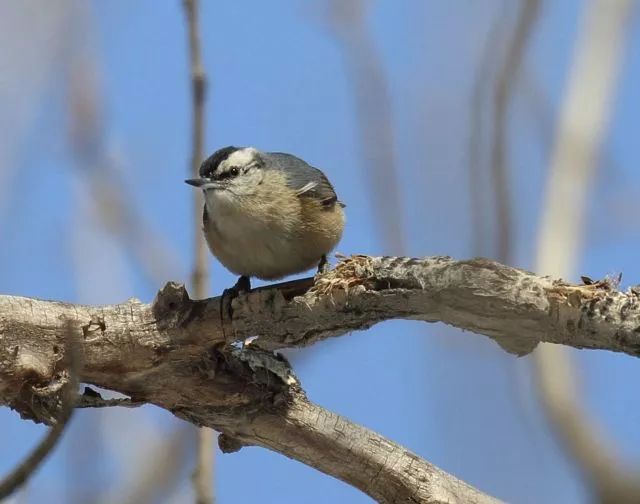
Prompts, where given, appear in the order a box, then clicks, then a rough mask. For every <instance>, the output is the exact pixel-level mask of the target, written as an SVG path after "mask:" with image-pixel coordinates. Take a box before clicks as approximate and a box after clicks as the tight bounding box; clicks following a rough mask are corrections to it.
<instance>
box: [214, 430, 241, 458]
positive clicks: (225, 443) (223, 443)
mask: <svg viewBox="0 0 640 504" xmlns="http://www.w3.org/2000/svg"><path fill="white" fill-rule="evenodd" d="M218 446H219V447H220V451H221V452H222V453H235V452H238V451H240V450H241V449H242V447H243V446H244V445H243V444H242V442H241V441H240V440H239V439H238V438H235V437H233V436H230V435H229V434H224V433H222V434H220V435H219V436H218Z"/></svg>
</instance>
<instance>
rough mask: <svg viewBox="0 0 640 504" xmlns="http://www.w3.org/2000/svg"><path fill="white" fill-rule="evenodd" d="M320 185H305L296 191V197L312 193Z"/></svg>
mask: <svg viewBox="0 0 640 504" xmlns="http://www.w3.org/2000/svg"><path fill="white" fill-rule="evenodd" d="M317 185H318V183H317V182H308V183H306V184H305V185H303V186H302V187H301V188H300V189H298V190H297V191H296V196H300V195H301V194H304V193H306V192H308V191H311V190H312V189H315V188H316V186H317Z"/></svg>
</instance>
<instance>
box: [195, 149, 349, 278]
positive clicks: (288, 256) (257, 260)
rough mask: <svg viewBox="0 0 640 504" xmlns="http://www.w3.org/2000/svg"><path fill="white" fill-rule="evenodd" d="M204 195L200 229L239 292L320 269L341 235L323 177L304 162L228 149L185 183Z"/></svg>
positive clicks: (338, 210)
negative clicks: (234, 277) (256, 280)
mask: <svg viewBox="0 0 640 504" xmlns="http://www.w3.org/2000/svg"><path fill="white" fill-rule="evenodd" d="M185 182H186V183H187V184H190V185H192V186H195V187H199V188H201V189H202V191H203V192H204V200H205V205H204V214H203V223H204V225H203V230H204V236H205V238H206V240H207V243H208V244H209V248H210V249H211V252H212V253H213V255H215V256H216V257H217V258H218V259H219V260H220V262H221V263H222V264H223V265H224V266H225V267H226V268H227V269H228V270H230V271H231V272H233V273H236V274H237V275H240V279H239V280H238V283H237V284H236V287H237V288H238V289H241V290H249V289H250V288H251V287H250V285H251V284H250V281H249V278H250V277H257V278H260V279H263V280H275V279H278V278H282V277H285V276H287V275H292V274H295V273H301V272H303V271H306V270H308V269H311V268H312V267H314V266H318V271H323V270H324V268H325V266H326V263H327V254H328V253H329V252H331V250H333V248H334V247H335V246H336V245H337V244H338V242H339V241H340V238H341V236H342V231H343V229H344V222H345V217H344V212H343V210H342V209H343V207H344V205H343V204H342V203H341V202H340V201H338V197H337V196H336V193H335V191H334V190H333V186H332V185H331V182H329V180H328V179H327V177H326V176H325V174H324V173H323V172H322V171H321V170H318V169H317V168H314V167H312V166H310V165H308V164H307V163H305V162H304V161H303V160H302V159H299V158H297V157H295V156H292V155H290V154H284V153H280V152H261V151H259V150H257V149H254V148H253V147H244V148H243V147H225V148H224V149H220V150H218V151H216V152H214V153H213V154H212V155H211V156H210V157H209V158H208V159H206V160H205V161H204V162H203V163H202V165H201V167H200V178H197V179H190V180H185Z"/></svg>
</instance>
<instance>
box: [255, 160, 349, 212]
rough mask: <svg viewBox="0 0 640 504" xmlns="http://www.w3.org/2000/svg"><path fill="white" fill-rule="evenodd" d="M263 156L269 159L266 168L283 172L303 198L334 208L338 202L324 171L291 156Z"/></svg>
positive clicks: (288, 181) (290, 185) (289, 183)
mask: <svg viewBox="0 0 640 504" xmlns="http://www.w3.org/2000/svg"><path fill="white" fill-rule="evenodd" d="M263 156H264V157H266V158H267V159H266V161H267V163H266V166H265V168H267V169H275V170H281V171H283V172H284V173H285V175H286V177H287V184H288V185H289V187H291V188H292V189H294V190H295V191H298V194H299V196H300V197H301V198H314V199H317V200H319V201H320V202H321V203H322V204H323V205H325V206H332V205H333V204H335V203H336V202H338V197H337V195H336V192H335V191H334V189H333V186H332V185H331V182H329V179H327V177H326V176H325V174H324V173H322V171H320V170H318V169H317V168H314V167H313V166H311V165H309V164H307V163H306V162H305V161H303V160H302V159H300V158H298V157H296V156H292V155H291V154H285V153H283V152H267V153H263ZM338 203H339V202H338ZM340 204H341V203H340Z"/></svg>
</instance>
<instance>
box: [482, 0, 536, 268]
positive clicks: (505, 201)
mask: <svg viewBox="0 0 640 504" xmlns="http://www.w3.org/2000/svg"><path fill="white" fill-rule="evenodd" d="M541 4H542V1H541V0H522V1H521V2H520V10H519V13H518V18H517V23H516V26H515V28H514V32H513V36H512V38H511V41H510V43H509V44H508V46H507V54H506V57H505V59H504V61H503V63H502V66H501V68H500V71H499V73H498V77H497V82H496V88H495V97H494V106H495V115H494V128H493V145H492V148H491V176H492V181H493V188H494V204H495V216H496V222H497V240H496V242H497V246H498V250H497V254H496V256H495V257H496V259H497V260H498V261H499V262H503V263H510V262H511V261H512V251H511V249H512V247H513V222H514V220H515V219H514V216H513V210H512V202H511V199H512V198H511V194H510V193H511V190H510V187H511V184H510V183H509V179H510V171H511V170H510V169H509V159H508V156H509V148H508V147H509V138H508V121H509V104H510V102H511V97H512V96H513V94H514V93H515V91H516V89H517V87H518V75H519V72H520V69H521V67H522V66H523V61H524V60H525V57H526V50H527V43H528V42H529V39H530V38H531V34H532V33H533V28H534V26H535V23H536V21H537V19H538V17H539V13H540V7H541Z"/></svg>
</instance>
